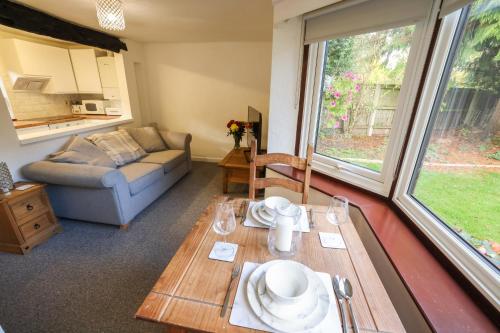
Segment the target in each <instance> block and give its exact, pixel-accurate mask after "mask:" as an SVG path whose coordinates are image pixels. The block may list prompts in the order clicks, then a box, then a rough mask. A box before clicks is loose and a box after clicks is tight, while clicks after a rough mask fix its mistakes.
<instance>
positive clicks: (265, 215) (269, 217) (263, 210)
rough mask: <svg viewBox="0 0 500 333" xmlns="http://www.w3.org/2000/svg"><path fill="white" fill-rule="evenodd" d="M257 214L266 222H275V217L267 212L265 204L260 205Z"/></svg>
mask: <svg viewBox="0 0 500 333" xmlns="http://www.w3.org/2000/svg"><path fill="white" fill-rule="evenodd" d="M257 212H258V213H259V215H260V217H262V218H263V219H264V220H268V221H269V222H272V221H273V220H274V216H273V215H271V214H269V213H268V212H267V210H266V206H265V205H264V204H261V205H259V208H258V210H257Z"/></svg>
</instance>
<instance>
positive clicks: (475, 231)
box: [414, 170, 500, 243]
mask: <svg viewBox="0 0 500 333" xmlns="http://www.w3.org/2000/svg"><path fill="white" fill-rule="evenodd" d="M414 196H415V197H416V198H417V199H418V200H419V201H420V202H422V203H423V204H424V205H425V206H427V207H428V208H430V210H431V211H432V212H434V213H435V214H436V215H437V216H439V217H440V218H441V219H442V220H443V221H444V222H446V223H447V224H448V225H450V226H453V227H455V228H457V229H462V230H464V231H465V232H467V233H468V234H469V235H471V236H473V237H475V238H478V239H481V240H490V241H494V242H496V243H500V173H495V172H487V171H480V170H478V171H472V172H460V173H458V172H457V173H451V172H437V171H427V170H422V172H421V174H420V177H419V179H418V181H417V185H416V188H415V192H414Z"/></svg>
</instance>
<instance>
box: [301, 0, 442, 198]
mask: <svg viewBox="0 0 500 333" xmlns="http://www.w3.org/2000/svg"><path fill="white" fill-rule="evenodd" d="M438 7H439V6H438V4H434V6H433V8H432V9H430V12H429V15H428V17H427V18H426V19H425V20H424V21H420V22H416V23H414V24H415V30H414V32H413V37H412V42H411V46H410V53H409V56H408V61H407V64H406V68H405V74H404V78H403V83H402V85H401V89H400V92H399V96H398V101H397V106H396V111H395V114H394V118H393V123H392V126H391V130H390V133H389V141H388V145H387V149H386V153H385V157H384V161H383V164H382V169H381V171H380V173H379V172H376V171H373V170H370V169H368V168H365V167H362V166H358V165H355V164H353V163H349V162H347V161H342V160H340V159H335V158H331V157H326V156H324V155H321V154H318V153H316V152H314V153H313V161H312V168H313V170H316V171H318V172H320V173H323V174H326V175H329V176H332V177H334V178H337V179H340V180H342V181H346V182H348V183H351V184H353V185H355V186H358V187H361V188H364V189H367V190H369V191H372V192H374V193H377V194H380V195H382V196H385V197H388V196H389V193H390V190H391V187H392V185H393V182H394V181H395V178H394V176H395V172H396V168H397V165H398V161H399V158H400V154H401V150H402V148H403V144H404V140H405V137H406V133H407V128H408V124H409V122H410V118H411V114H412V112H411V110H413V105H414V104H415V103H416V97H417V93H418V88H419V83H420V78H421V75H422V72H423V68H424V65H425V56H426V54H427V50H428V48H429V45H430V41H431V37H432V31H433V27H434V24H435V21H436V17H437V11H438V10H439V8H438ZM409 24H411V23H409ZM379 30H380V29H377V28H376V27H374V28H373V30H372V31H373V32H375V31H379ZM356 34H357V33H355V32H354V33H353V35H356ZM325 45H326V41H323V42H318V43H312V44H310V45H309V57H308V63H307V78H306V84H305V91H304V112H303V115H302V131H301V135H300V147H299V148H300V149H299V154H300V155H301V156H305V153H306V149H307V145H308V143H312V144H313V146H314V147H315V143H316V130H317V122H318V118H319V113H320V112H319V106H320V103H321V93H322V86H321V85H322V83H323V62H324V60H325V56H324V53H325ZM409 110H410V111H409ZM405 111H406V112H405Z"/></svg>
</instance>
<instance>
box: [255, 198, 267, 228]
mask: <svg viewBox="0 0 500 333" xmlns="http://www.w3.org/2000/svg"><path fill="white" fill-rule="evenodd" d="M262 203H263V202H262ZM262 203H261V202H259V203H256V204H255V205H253V206H252V217H253V218H254V220H255V221H257V222H259V223H260V224H263V225H265V226H268V227H270V226H271V225H272V222H271V221H268V220H266V219H263V218H262V217H261V216H260V214H259V207H261V206H262Z"/></svg>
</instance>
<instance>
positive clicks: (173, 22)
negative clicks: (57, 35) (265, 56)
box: [17, 0, 273, 42]
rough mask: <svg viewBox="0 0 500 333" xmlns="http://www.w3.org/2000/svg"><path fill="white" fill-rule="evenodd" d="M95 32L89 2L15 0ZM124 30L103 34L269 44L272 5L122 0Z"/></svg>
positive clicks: (239, 0)
mask: <svg viewBox="0 0 500 333" xmlns="http://www.w3.org/2000/svg"><path fill="white" fill-rule="evenodd" d="M17 2H18V3H22V4H25V5H27V6H29V7H32V8H35V9H38V10H40V11H43V12H46V13H48V14H51V15H53V16H56V17H59V18H62V19H64V20H66V21H71V22H74V23H76V24H79V25H83V26H86V27H89V28H92V29H96V30H101V31H105V30H103V29H100V27H99V25H98V23H97V18H96V11H95V2H94V0H64V1H61V0H18V1H17ZM122 3H123V6H124V13H125V23H126V29H125V30H124V31H120V32H109V31H106V32H107V33H110V34H113V35H116V36H118V37H122V38H129V39H132V40H135V41H140V42H218V41H270V40H271V38H272V24H273V12H272V11H273V9H272V2H271V0H122Z"/></svg>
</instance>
